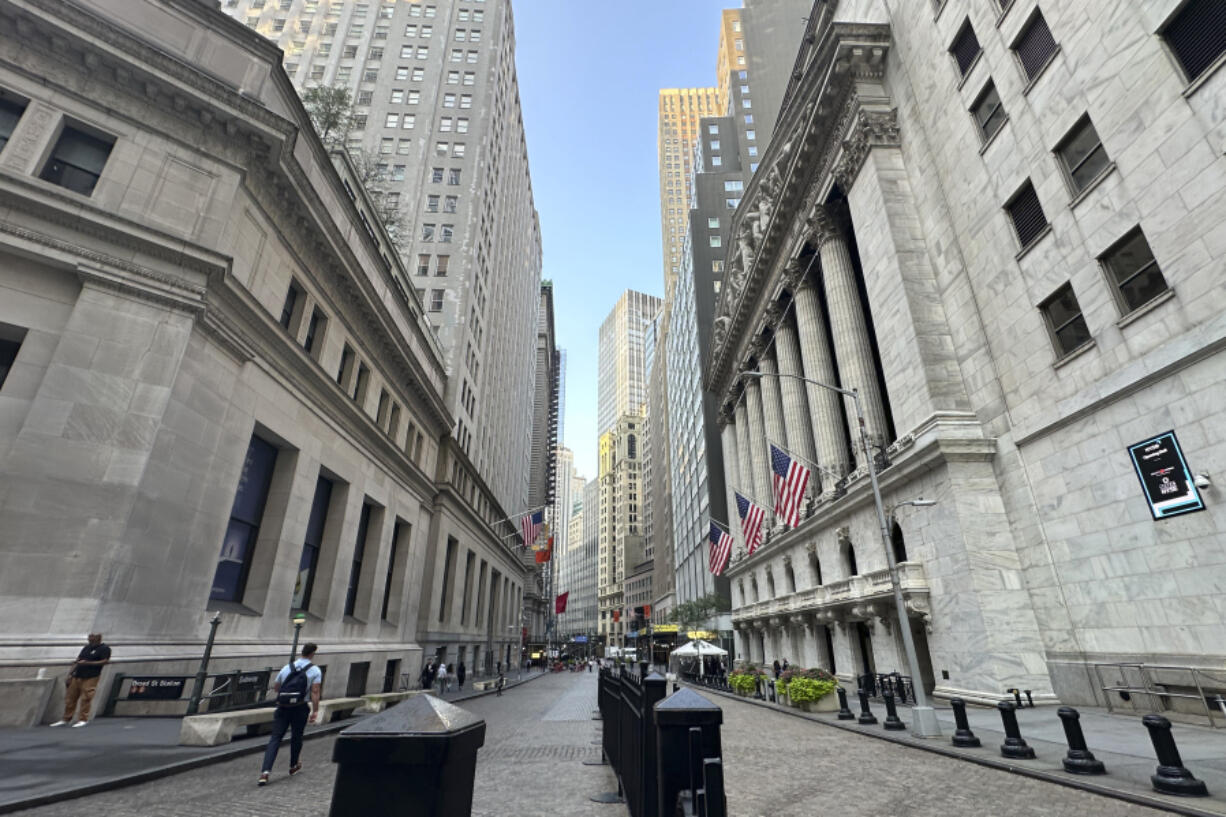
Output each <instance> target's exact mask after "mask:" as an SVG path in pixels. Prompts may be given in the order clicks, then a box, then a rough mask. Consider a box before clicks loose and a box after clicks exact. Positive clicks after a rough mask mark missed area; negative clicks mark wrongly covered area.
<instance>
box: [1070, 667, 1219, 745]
mask: <svg viewBox="0 0 1226 817" xmlns="http://www.w3.org/2000/svg"><path fill="white" fill-rule="evenodd" d="M1093 667H1094V677H1095V679H1096V680H1097V681H1098V686H1099V689H1101V690H1102V692H1103V699H1104V700H1105V702H1106V705H1107V711H1108V712H1114V711H1115V709H1116V708H1117V707H1118V704H1117V703H1116V701H1115V697H1116V696H1114V695H1112V694H1111V693H1113V692H1114V693H1116V695H1118V696H1119V698H1120V699H1121V700H1124V701H1131V699H1132V696H1133V695H1143V696H1146V697H1147V698H1148V700H1149V701H1151V702H1152V703H1151V709H1152V711H1153V712H1155V713H1158V712H1170V711H1176V712H1180V711H1184V710H1180V709H1177V708H1176V707H1173V706H1171V705H1170V704H1171V702H1172V699H1174V700H1187V701H1196V702H1197V703H1198V704H1199V708H1201V709H1203V710H1204V714H1205V717H1206V718H1207V719H1208V721H1209V725H1210V726H1212V727H1214V728H1216V729H1220V728H1223V727H1226V669H1210V668H1206V667H1180V666H1174V665H1170V664H1137V663H1127V662H1121V663H1115V664H1094V665H1093ZM1108 670H1116V671H1117V673H1118V678H1119V680H1118V681H1117V682H1115V683H1106V682H1104V680H1103V673H1104V671H1108ZM1129 675H1132V676H1133V678H1135V679H1136V680H1137V683H1130V682H1129V680H1130V679H1129V677H1128V676H1129ZM1156 675H1165V676H1167V677H1166V678H1163V679H1162V680H1158V679H1157V678H1156V677H1155V676H1156ZM1172 687H1174V688H1175V689H1174V690H1173V689H1172ZM1206 687H1208V689H1209V691H1208V692H1206ZM1192 688H1195V689H1196V692H1195V693H1192V692H1179V691H1176V690H1177V689H1192ZM1188 714H1192V713H1188ZM1219 721H1220V722H1219Z"/></svg>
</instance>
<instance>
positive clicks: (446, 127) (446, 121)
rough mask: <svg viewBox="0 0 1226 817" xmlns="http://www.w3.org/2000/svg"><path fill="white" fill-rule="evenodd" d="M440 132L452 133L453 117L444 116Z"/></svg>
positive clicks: (439, 126)
mask: <svg viewBox="0 0 1226 817" xmlns="http://www.w3.org/2000/svg"><path fill="white" fill-rule="evenodd" d="M438 130H439V133H450V132H451V117H450V116H444V117H443V118H441V119H439V121H438Z"/></svg>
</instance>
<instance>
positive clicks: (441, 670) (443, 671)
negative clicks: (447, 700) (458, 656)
mask: <svg viewBox="0 0 1226 817" xmlns="http://www.w3.org/2000/svg"><path fill="white" fill-rule="evenodd" d="M438 677H439V678H446V677H447V665H446V664H439V665H438Z"/></svg>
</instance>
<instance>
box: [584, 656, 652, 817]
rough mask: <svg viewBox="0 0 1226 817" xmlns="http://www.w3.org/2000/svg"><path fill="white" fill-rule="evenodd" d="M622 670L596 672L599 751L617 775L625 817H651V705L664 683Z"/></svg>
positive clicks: (643, 670)
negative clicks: (628, 815) (623, 801)
mask: <svg viewBox="0 0 1226 817" xmlns="http://www.w3.org/2000/svg"><path fill="white" fill-rule="evenodd" d="M647 669H648V667H647V663H646V662H644V663H642V664H641V665H639V667H638V669H637V670H636V671H631V670H628V669H627V668H626V667H625V666H624V665H622V666H618V667H614V668H605V669H601V671H600V679H599V686H598V689H597V699H596V700H597V706H598V708H599V710H600V717H601V720H602V721H603V723H604V729H603V730H602V734H601V748H602V749H603V750H604V755H605V759H606V760H608V762H609V765H610V766H612V767H613V772H614V773H615V774H616V775H617V783H618V788H619V789H620V790H621V794H622V796H623V797H625V800H626V807H627V808H628V810H629V811H630V817H657V815H658V813H659V807H658V804H657V802H656V798H657V789H656V781H657V771H656V750H657V745H656V728H655V709H654V707H655V705H656V704H657V703H659V702H660V701H662V700H664V697H665V695H666V694H667V684H666V682H665V680H664V678H662V677H660V676H658V675H657V676H654V677H652V678H648V677H647Z"/></svg>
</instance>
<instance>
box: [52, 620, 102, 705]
mask: <svg viewBox="0 0 1226 817" xmlns="http://www.w3.org/2000/svg"><path fill="white" fill-rule="evenodd" d="M86 641H87V643H86V645H85V646H84V647H82V648H81V652H79V653H77V660H76V661H75V662H74V663H73V665H72V669H70V670H69V671H68V677H67V678H65V679H64V683H65V684H66V685H67V688H66V689H65V690H64V717H62V718H60V719H59V720H58V721H56V722H55V723H53V724H51V725H52V726H63V725H64V724H66V723H71V722H72V719H73V718H74V717H77V704H78V703H79V704H80V706H81V712H80V717H77V720H76V723H73V724H72V725H73V727H81V726H87V725H89V710H90V707H91V706H92V705H93V702H94V693H95V692H97V691H98V679H99V678H100V677H101V676H102V668H103V667H104V666H106V665H107V662H109V661H110V660H111V648H110V647H108V646H107V645H105V644H103V643H102V633H90V634H89V637H88V638H87V639H86Z"/></svg>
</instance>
